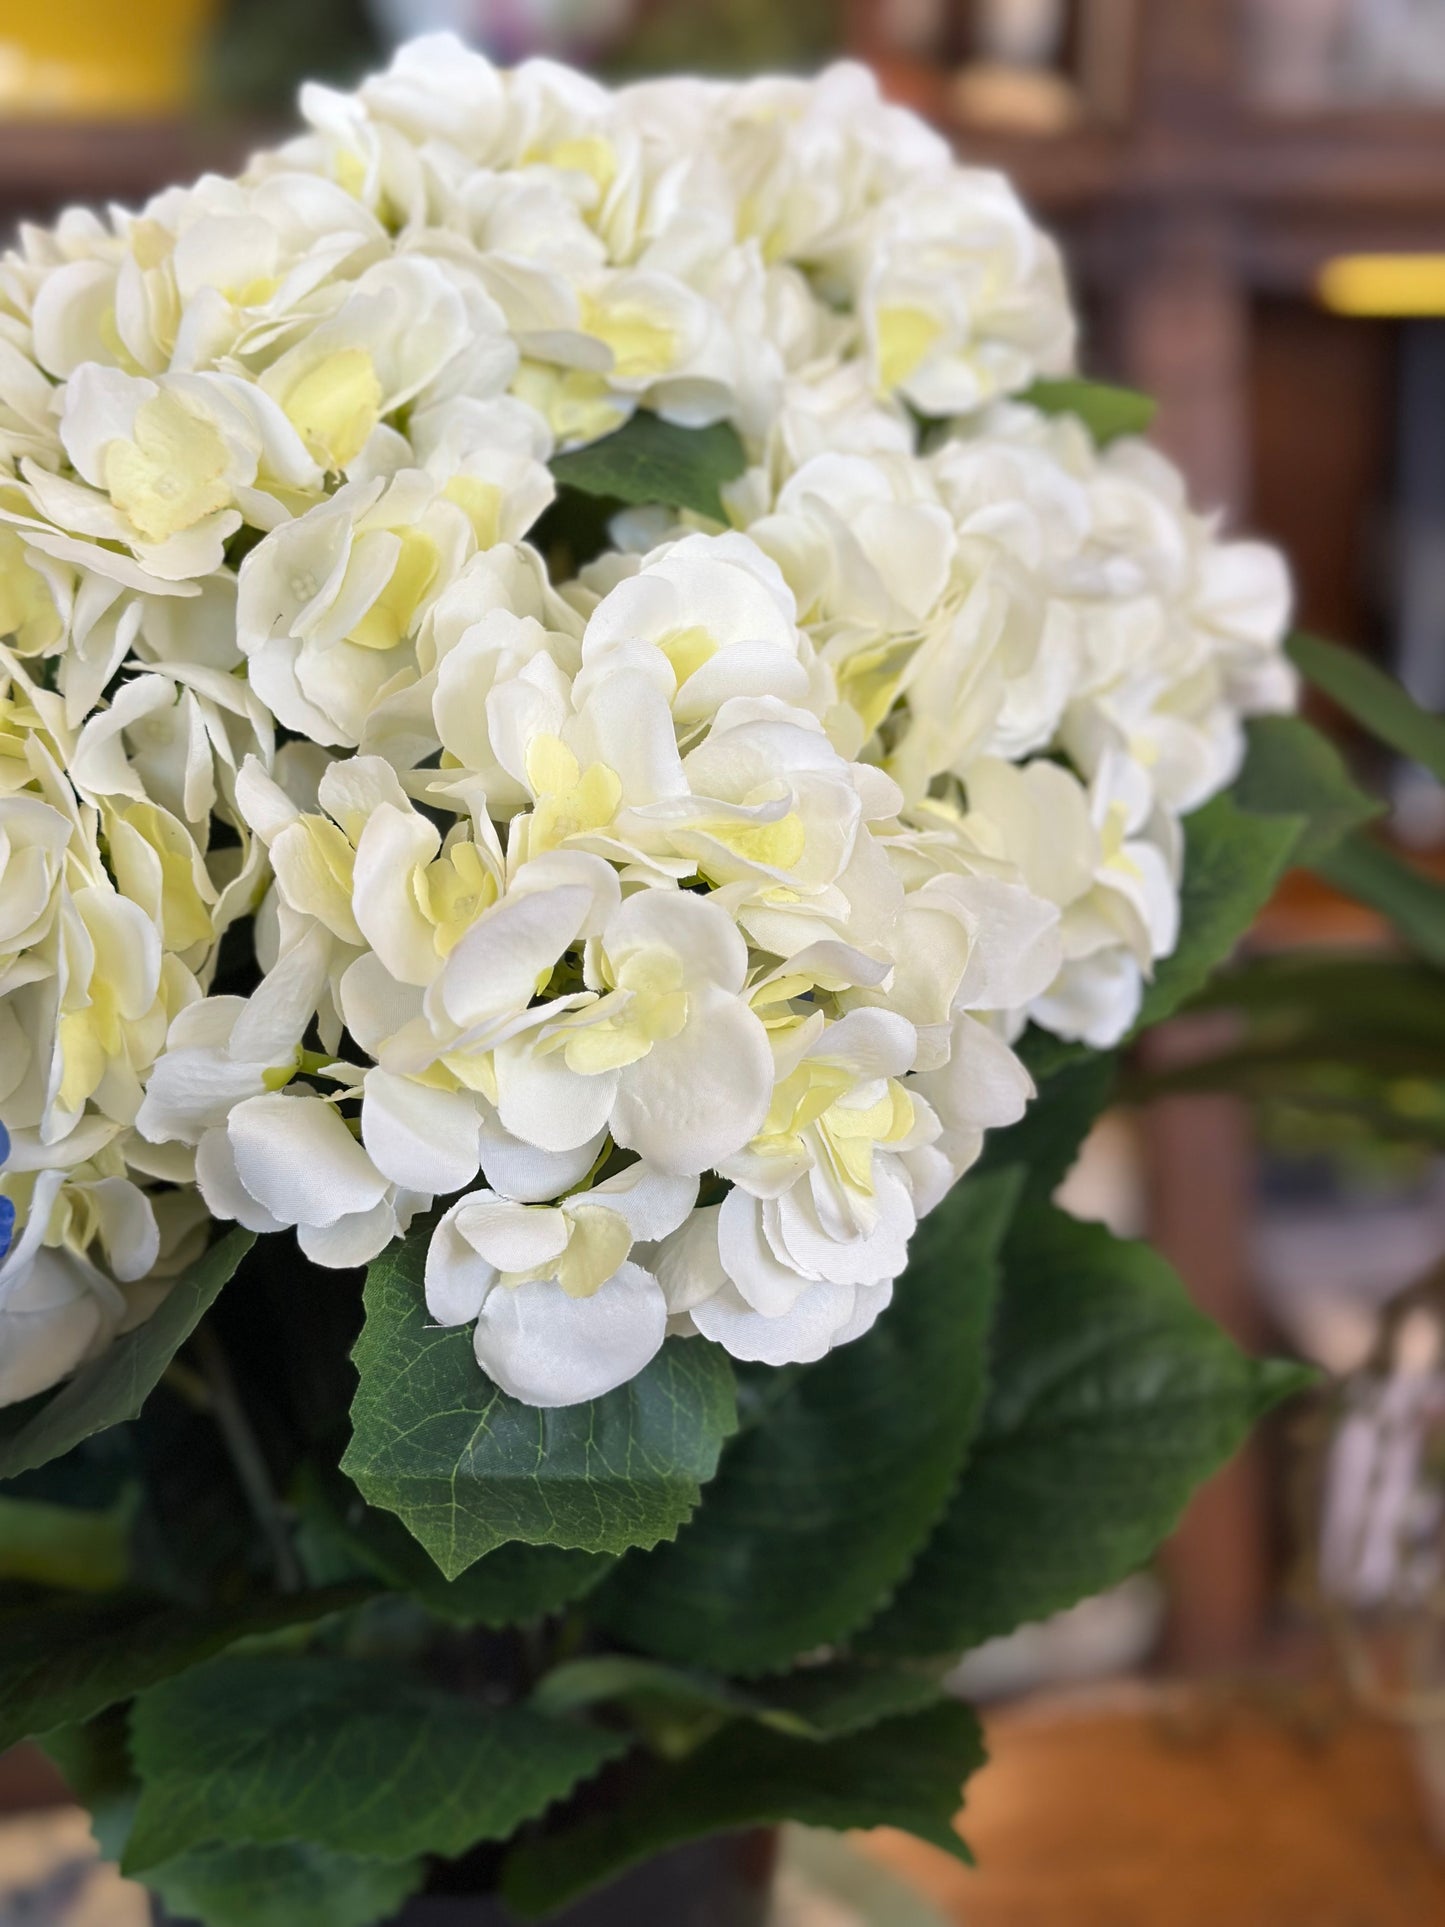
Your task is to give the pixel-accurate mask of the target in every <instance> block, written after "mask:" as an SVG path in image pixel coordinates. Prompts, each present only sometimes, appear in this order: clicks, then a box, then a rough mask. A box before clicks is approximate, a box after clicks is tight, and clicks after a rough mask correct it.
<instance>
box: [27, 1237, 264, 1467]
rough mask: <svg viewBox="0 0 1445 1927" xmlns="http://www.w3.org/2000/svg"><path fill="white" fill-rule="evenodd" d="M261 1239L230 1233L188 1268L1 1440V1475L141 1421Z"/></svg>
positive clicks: (31, 1465)
mask: <svg viewBox="0 0 1445 1927" xmlns="http://www.w3.org/2000/svg"><path fill="white" fill-rule="evenodd" d="M255 1242H256V1238H255V1234H254V1232H250V1231H240V1230H235V1231H229V1232H227V1234H226V1236H225V1237H224V1238H222V1239H221V1240H220V1241H219V1243H217V1244H213V1245H212V1246H211V1248H210V1250H209V1251H207V1252H206V1253H205V1254H204V1255H203V1256H202V1257H200V1258H198V1259H197V1260H196V1262H195V1263H194V1264H193V1265H192V1266H190V1268H189V1269H188V1270H187V1271H185V1272H183V1273H182V1275H181V1277H180V1278H179V1279H178V1280H177V1281H176V1283H175V1284H174V1285H173V1286H172V1288H171V1290H170V1291H169V1292H168V1293H167V1295H166V1297H165V1298H164V1299H162V1301H161V1303H160V1304H159V1305H158V1306H157V1307H156V1309H155V1311H153V1312H152V1313H151V1315H150V1317H149V1318H147V1319H146V1321H145V1323H144V1324H143V1325H137V1326H136V1328H135V1330H134V1331H129V1332H126V1333H125V1334H124V1335H123V1336H122V1337H120V1338H118V1339H117V1340H116V1341H115V1343H114V1344H113V1345H111V1346H110V1347H109V1349H108V1350H106V1351H104V1352H102V1353H101V1355H100V1357H99V1358H97V1359H95V1360H94V1361H93V1362H92V1363H91V1364H89V1365H85V1366H82V1367H81V1369H80V1370H79V1371H78V1372H77V1373H76V1374H75V1376H74V1377H73V1378H71V1379H68V1380H67V1381H66V1383H65V1384H64V1385H62V1386H61V1388H60V1390H59V1391H58V1392H57V1393H56V1394H55V1396H54V1397H53V1398H50V1399H47V1400H46V1402H45V1403H44V1404H43V1405H42V1406H40V1407H39V1408H38V1409H37V1410H36V1411H35V1412H34V1413H33V1414H32V1415H31V1416H30V1418H29V1419H28V1420H27V1422H26V1423H25V1424H24V1425H22V1426H21V1427H20V1428H19V1430H18V1431H15V1432H13V1433H11V1434H10V1435H9V1436H7V1437H6V1438H5V1439H4V1440H3V1441H0V1479H13V1478H15V1477H16V1476H17V1475H18V1474H19V1473H21V1472H29V1471H31V1470H33V1468H34V1467H35V1466H37V1465H44V1464H46V1463H47V1461H49V1460H50V1459H58V1458H59V1457H60V1455H61V1453H62V1452H69V1451H70V1450H71V1449H72V1448H73V1447H74V1446H77V1445H79V1444H80V1442H81V1440H82V1439H86V1438H89V1437H90V1435H91V1433H92V1432H101V1431H104V1430H105V1428H106V1427H107V1426H110V1425H120V1424H123V1423H124V1421H125V1420H126V1419H133V1418H135V1417H136V1416H137V1415H138V1414H139V1412H140V1409H141V1407H142V1406H143V1405H144V1404H145V1402H146V1400H147V1398H149V1396H150V1394H151V1393H152V1392H153V1391H154V1390H155V1388H156V1386H157V1385H158V1384H159V1383H160V1379H161V1374H162V1373H163V1372H164V1371H165V1369H166V1367H167V1365H169V1364H170V1362H171V1360H172V1358H174V1357H175V1355H176V1353H177V1352H178V1351H179V1350H180V1348H181V1346H182V1345H184V1344H185V1342H186V1340H187V1339H188V1338H189V1337H190V1335H191V1333H192V1332H193V1331H194V1330H195V1329H196V1326H197V1325H199V1324H200V1322H201V1320H202V1318H203V1317H204V1316H205V1314H206V1312H207V1311H208V1310H209V1309H210V1307H211V1305H212V1304H213V1303H214V1302H215V1300H216V1298H217V1297H218V1296H219V1294H220V1291H221V1288H222V1286H223V1285H225V1284H226V1283H227V1282H228V1281H229V1280H230V1278H231V1277H232V1275H233V1274H234V1272H235V1270H236V1267H237V1266H238V1265H239V1264H240V1262H241V1260H242V1259H243V1258H244V1257H245V1255H246V1253H247V1252H248V1251H249V1250H250V1249H251V1247H252V1245H253V1244H255Z"/></svg>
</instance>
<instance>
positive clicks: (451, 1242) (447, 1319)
mask: <svg viewBox="0 0 1445 1927" xmlns="http://www.w3.org/2000/svg"><path fill="white" fill-rule="evenodd" d="M468 1202H469V1200H468V1199H466V1198H463V1199H462V1200H461V1203H460V1204H454V1205H453V1206H452V1208H451V1210H450V1211H448V1212H447V1213H446V1215H445V1216H444V1217H443V1218H442V1219H441V1221H440V1222H439V1223H438V1225H437V1228H436V1230H435V1231H433V1233H432V1236H431V1243H430V1245H428V1247H427V1254H426V1308H427V1310H428V1311H429V1312H430V1313H431V1315H432V1317H433V1318H435V1319H436V1321H437V1323H438V1324H439V1325H467V1324H470V1323H471V1321H472V1319H474V1318H475V1317H476V1315H477V1313H478V1312H479V1311H480V1310H481V1308H482V1300H483V1299H484V1298H485V1297H486V1295H487V1293H488V1292H489V1291H490V1290H491V1288H492V1286H493V1285H494V1284H495V1283H496V1281H497V1269H496V1266H495V1265H491V1264H488V1262H487V1260H486V1259H485V1258H483V1257H482V1256H481V1255H480V1254H479V1253H478V1252H477V1251H476V1250H475V1249H474V1248H473V1246H472V1245H470V1244H469V1243H468V1242H467V1240H466V1239H465V1238H464V1237H463V1236H462V1233H461V1230H460V1228H459V1227H458V1224H457V1213H458V1212H459V1211H460V1210H461V1209H462V1207H463V1206H464V1205H466V1204H467V1203H468Z"/></svg>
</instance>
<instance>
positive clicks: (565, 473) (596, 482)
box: [552, 409, 747, 522]
mask: <svg viewBox="0 0 1445 1927" xmlns="http://www.w3.org/2000/svg"><path fill="white" fill-rule="evenodd" d="M746 466H747V454H746V451H745V450H744V448H743V445H742V442H741V441H740V440H739V438H738V433H737V430H736V429H735V428H732V427H731V426H730V425H729V424H728V423H727V422H714V423H713V424H712V426H711V427H710V428H679V427H677V426H676V424H675V423H673V422H665V421H663V419H662V418H661V416H660V415H654V414H651V413H649V412H648V411H647V410H645V409H639V410H638V412H637V413H636V414H635V415H634V416H633V417H632V418H631V420H630V421H627V422H625V423H624V424H623V425H622V427H621V428H619V429H618V430H617V431H616V432H615V433H614V434H611V435H604V436H603V437H602V439H601V440H600V441H596V442H589V443H588V445H587V446H586V447H585V448H573V449H569V450H568V451H567V452H566V453H565V454H562V455H555V456H553V458H552V473H553V474H554V475H555V476H556V478H557V480H558V481H559V482H561V483H564V484H565V485H566V486H567V487H568V488H575V489H578V490H580V491H581V493H583V494H584V495H598V496H602V497H605V498H606V499H608V500H610V501H614V502H629V503H647V502H660V503H662V504H663V505H664V506H665V507H667V508H674V509H693V510H695V511H696V512H697V514H699V515H707V516H710V517H711V518H712V519H713V520H714V521H716V522H726V520H727V511H726V509H725V508H724V507H723V502H722V495H721V493H720V490H721V488H722V485H723V483H724V482H731V481H733V480H735V479H736V477H737V476H739V475H741V474H742V472H743V470H744V469H745V468H746Z"/></svg>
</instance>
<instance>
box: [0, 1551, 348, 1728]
mask: <svg viewBox="0 0 1445 1927" xmlns="http://www.w3.org/2000/svg"><path fill="white" fill-rule="evenodd" d="M374 1591H375V1588H374V1587H355V1586H352V1587H335V1588H329V1589H327V1590H326V1591H321V1592H309V1593H283V1594H277V1595H275V1596H271V1595H268V1596H267V1597H265V1598H263V1599H257V1600H251V1601H248V1602H246V1603H244V1604H242V1605H239V1606H226V1607H215V1608H211V1609H209V1610H205V1611H195V1610H193V1609H191V1608H181V1607H173V1606H162V1607H158V1606H157V1605H156V1604H155V1603H154V1601H148V1600H141V1601H135V1600H129V1599H106V1600H95V1601H91V1602H88V1603H86V1604H83V1605H82V1604H76V1605H68V1604H67V1605H64V1606H57V1605H53V1604H49V1605H45V1606H40V1607H36V1608H34V1609H33V1610H30V1611H26V1612H14V1613H9V1614H6V1615H5V1616H4V1617H3V1618H0V1752H3V1751H4V1750H5V1748H6V1747H7V1746H13V1745H14V1743H15V1742H16V1741H17V1740H23V1739H27V1738H29V1737H30V1735H32V1734H35V1733H46V1732H49V1731H50V1729H51V1728H52V1727H56V1726H65V1725H69V1724H70V1723H71V1722H73V1721H76V1720H88V1719H90V1718H91V1717H92V1715H94V1714H96V1713H100V1712H103V1711H104V1710H105V1708H106V1707H107V1706H114V1705H116V1704H117V1703H118V1702H119V1701H121V1700H124V1699H129V1698H130V1697H131V1695H132V1694H133V1693H139V1692H141V1691H143V1690H144V1689H145V1688H146V1687H148V1686H154V1685H155V1684H156V1682H157V1681H158V1680H163V1679H166V1678H168V1677H169V1676H170V1675H171V1674H172V1673H179V1672H181V1671H183V1670H184V1669H185V1668H187V1667H190V1666H195V1665H198V1664H199V1663H200V1662H201V1661H202V1660H207V1659H210V1658H212V1657H213V1656H214V1655H215V1654H216V1653H219V1652H222V1651H224V1649H225V1648H226V1647H227V1646H231V1645H234V1644H235V1642H236V1641H237V1640H238V1639H247V1638H250V1637H251V1636H253V1635H255V1634H258V1633H272V1632H278V1631H280V1630H282V1629H283V1628H285V1627H288V1626H302V1625H306V1624H308V1623H309V1622H311V1621H313V1620H318V1619H324V1618H326V1617H328V1616H329V1615H330V1614H332V1613H338V1612H346V1611H349V1610H350V1608H351V1607H353V1606H357V1605H360V1604H362V1603H363V1602H364V1601H365V1600H366V1599H368V1598H369V1597H371V1595H372V1593H373V1592H374Z"/></svg>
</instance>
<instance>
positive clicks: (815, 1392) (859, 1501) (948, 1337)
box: [593, 1173, 1018, 1674]
mask: <svg viewBox="0 0 1445 1927" xmlns="http://www.w3.org/2000/svg"><path fill="white" fill-rule="evenodd" d="M1017 1186H1018V1181H1017V1177H1016V1175H1015V1174H1014V1173H1008V1174H1005V1175H1003V1176H999V1177H993V1178H986V1179H979V1180H972V1179H965V1180H964V1182H963V1183H962V1184H961V1185H959V1186H958V1187H957V1188H956V1189H955V1190H954V1192H953V1193H952V1195H951V1196H950V1197H948V1198H947V1199H945V1201H944V1202H943V1203H942V1204H941V1205H940V1206H939V1207H938V1209H937V1210H936V1211H935V1212H933V1213H932V1214H931V1215H930V1216H929V1217H928V1218H926V1219H925V1220H924V1221H923V1223H922V1225H920V1227H919V1229H918V1231H917V1233H916V1234H915V1236H914V1242H913V1249H912V1254H911V1259H910V1263H909V1266H908V1269H907V1271H906V1272H905V1273H904V1275H903V1277H902V1279H901V1280H900V1281H899V1284H898V1287H897V1290H896V1292H895V1294H894V1301H893V1303H892V1305H891V1306H890V1307H889V1309H888V1310H887V1312H886V1313H885V1314H884V1316H883V1317H882V1318H880V1319H879V1321H878V1323H877V1324H876V1325H875V1326H874V1328H873V1330H872V1331H871V1332H869V1333H868V1335H867V1336H866V1337H865V1338H860V1339H856V1340H855V1341H854V1342H853V1343H852V1344H851V1345H845V1346H843V1347H841V1348H840V1349H839V1350H838V1351H836V1352H834V1353H833V1354H832V1355H831V1356H830V1357H828V1358H826V1359H824V1360H823V1361H822V1362H821V1363H820V1364H818V1365H814V1366H811V1367H809V1368H808V1369H806V1370H804V1371H801V1372H799V1373H798V1374H797V1376H796V1377H795V1378H794V1379H793V1380H792V1381H791V1383H790V1384H789V1385H788V1387H787V1390H786V1391H785V1392H784V1393H783V1394H782V1396H781V1397H780V1398H779V1399H777V1401H776V1402H775V1403H774V1404H773V1405H772V1406H771V1407H770V1408H769V1410H768V1411H767V1412H766V1413H765V1415H764V1416H763V1417H762V1418H761V1419H760V1421H759V1422H758V1423H757V1424H755V1425H753V1426H751V1427H750V1428H749V1429H748V1430H747V1431H745V1432H743V1433H741V1434H740V1435H739V1437H738V1439H737V1440H736V1441H735V1443H734V1444H733V1446H732V1447H731V1448H730V1449H729V1451H728V1452H727V1453H726V1455H725V1456H724V1459H723V1464H722V1469H721V1471H720V1472H719V1474H718V1477H717V1479H716V1480H715V1481H714V1482H713V1484H712V1485H711V1486H710V1487H709V1488H708V1492H707V1496H706V1498H705V1499H704V1501H703V1504H702V1506H701V1507H700V1508H699V1510H698V1512H697V1515H696V1517H695V1518H694V1519H693V1520H692V1521H691V1523H690V1524H688V1525H687V1526H685V1527H684V1528H683V1530H682V1531H681V1532H680V1533H679V1534H678V1537H677V1541H676V1544H674V1545H671V1546H666V1547H661V1548H659V1549H658V1550H657V1551H656V1552H654V1553H651V1554H650V1555H649V1556H648V1557H646V1558H639V1557H636V1556H634V1557H632V1558H629V1559H627V1560H624V1561H623V1564H622V1565H621V1566H620V1567H619V1569H618V1572H617V1574H616V1576H615V1577H614V1578H612V1579H609V1580H607V1581H606V1582H605V1583H604V1585H603V1586H602V1587H601V1589H600V1590H599V1591H598V1593H597V1594H595V1595H594V1608H593V1609H594V1612H595V1613H596V1614H597V1615H598V1616H599V1617H600V1618H601V1619H602V1621H603V1623H605V1624H606V1625H607V1626H608V1627H609V1628H610V1629H611V1630H612V1631H613V1632H614V1633H615V1634H616V1635H617V1636H618V1637H619V1638H621V1639H623V1640H625V1641H626V1642H627V1643H628V1644H629V1645H633V1646H641V1647H643V1648H645V1649H647V1650H648V1651H650V1652H655V1653H659V1654H661V1655H663V1656H664V1657H665V1658H669V1659H677V1660H681V1661H684V1662H687V1663H691V1664H694V1665H699V1666H709V1667H714V1668H716V1669H717V1670H718V1671H720V1672H724V1673H744V1674H747V1673H762V1672H770V1671H773V1670H774V1669H776V1668H778V1667H781V1666H784V1665H786V1664H787V1662H788V1661H789V1660H790V1659H792V1658H793V1657H794V1656H795V1655H796V1654H799V1653H805V1652H808V1651H810V1650H811V1649H812V1648H814V1647H816V1646H820V1645H826V1644H831V1643H833V1642H835V1641H837V1640H840V1639H842V1638H844V1637H845V1636H846V1635H847V1634H849V1633H850V1632H852V1631H853V1629H854V1628H855V1627H857V1626H859V1625H861V1624H863V1622H864V1621H865V1620H867V1619H869V1618H870V1617H871V1616H872V1615H873V1613H874V1612H876V1611H877V1609H878V1606H879V1604H880V1603H881V1601H882V1600H883V1599H885V1598H886V1597H887V1595H888V1594H889V1593H890V1592H891V1591H892V1589H893V1588H894V1587H895V1586H896V1585H897V1584H898V1583H899V1581H900V1580H901V1579H902V1578H903V1576H904V1574H905V1573H906V1572H907V1570H908V1568H909V1566H910V1564H911V1563H912V1561H913V1558H914V1556H915V1555H916V1553H917V1551H918V1548H919V1547H920V1546H921V1545H922V1543H923V1541H924V1539H925V1538H926V1536H927V1534H928V1532H929V1529H930V1528H931V1527H932V1525H933V1523H934V1521H935V1520H936V1519H937V1518H938V1516H939V1514H940V1512H941V1511H942V1509H943V1507H944V1505H945V1503H946V1501H947V1499H948V1495H949V1493H950V1491H951V1490H952V1488H953V1484H954V1481H955V1480H956V1479H957V1477H958V1472H959V1467H960V1466H961V1464H962V1462H963V1456H964V1453H965V1451H966V1449H967V1446H968V1440H969V1436H970V1434H971V1432H972V1430H973V1426H974V1424H975V1421H976V1419H977V1416H978V1412H979V1408H980V1404H981V1401H982V1396H983V1369H984V1335H985V1333H986V1332H987V1330H988V1322H989V1318H990V1315H991V1312H992V1307H993V1297H994V1286H995V1282H996V1273H995V1255H996V1253H997V1250H998V1247H999V1244H1000V1242H1001V1240H1002V1237H1003V1234H1004V1231H1005V1229H1006V1227H1007V1225H1008V1221H1009V1216H1010V1213H1011V1212H1012V1210H1013V1205H1014V1199H1015V1197H1016V1195H1017Z"/></svg>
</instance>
